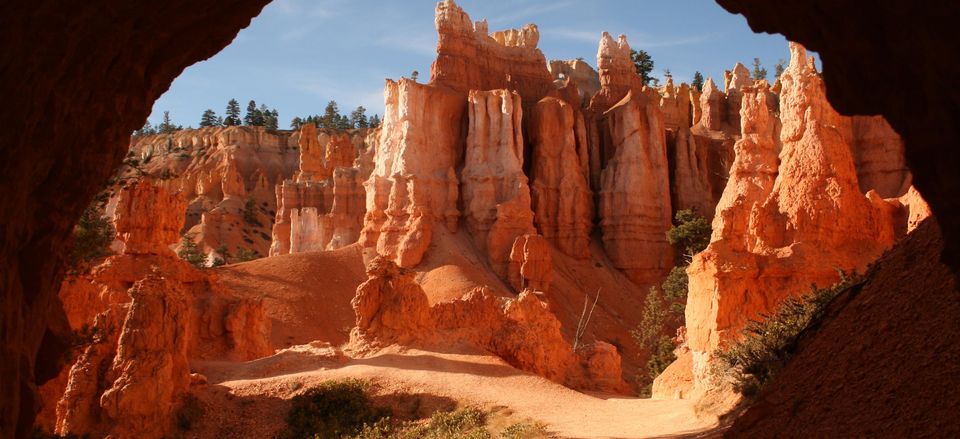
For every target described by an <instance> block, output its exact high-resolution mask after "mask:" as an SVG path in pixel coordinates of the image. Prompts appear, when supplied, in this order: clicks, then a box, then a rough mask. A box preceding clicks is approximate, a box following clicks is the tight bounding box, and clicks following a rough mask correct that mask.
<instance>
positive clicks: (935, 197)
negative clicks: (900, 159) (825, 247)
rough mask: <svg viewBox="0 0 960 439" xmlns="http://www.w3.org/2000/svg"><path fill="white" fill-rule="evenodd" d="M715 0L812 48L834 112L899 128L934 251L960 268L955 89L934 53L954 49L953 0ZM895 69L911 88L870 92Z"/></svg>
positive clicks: (889, 80)
mask: <svg viewBox="0 0 960 439" xmlns="http://www.w3.org/2000/svg"><path fill="white" fill-rule="evenodd" d="M718 3H719V4H720V5H721V6H723V7H724V8H726V9H727V10H728V11H730V12H732V13H738V14H744V16H746V18H747V23H748V24H749V25H750V26H751V28H753V29H754V30H755V31H757V32H776V33H782V34H784V35H785V36H786V37H787V38H788V39H789V40H790V41H796V42H799V43H802V44H804V45H805V46H807V47H809V48H810V49H811V50H814V51H816V52H817V53H818V54H819V55H820V57H821V59H822V61H823V65H824V82H825V83H826V86H827V89H828V90H829V98H830V103H831V104H832V105H833V106H834V108H836V109H837V110H838V111H839V112H841V113H843V114H880V115H883V116H884V118H885V119H886V120H887V121H888V122H889V123H890V125H891V126H892V127H893V128H894V130H896V131H897V132H898V133H900V135H902V136H903V140H904V142H905V148H904V149H905V156H906V161H907V163H908V164H909V166H910V170H911V172H912V174H913V183H914V185H915V186H916V187H917V190H919V191H920V192H921V193H923V196H924V198H925V199H927V201H929V202H930V207H931V208H932V210H933V213H934V214H936V216H937V217H938V218H939V220H940V222H941V227H942V229H943V236H944V241H945V251H944V253H943V258H944V260H945V261H947V262H948V265H950V266H951V268H952V269H953V270H954V271H957V270H960V199H958V198H957V196H956V194H957V193H958V192H960V179H958V178H957V176H956V169H958V168H960V154H957V153H956V152H955V151H956V148H955V147H954V144H955V140H954V139H957V138H958V136H960V135H958V132H960V128H958V127H960V124H958V123H957V120H958V118H960V116H958V114H957V111H956V108H957V105H958V102H960V95H958V94H957V92H956V91H954V90H948V91H946V92H945V91H944V89H943V88H942V87H940V86H939V85H938V84H939V83H940V82H941V80H940V79H938V78H944V77H947V78H952V77H955V76H956V74H958V73H960V65H958V64H957V63H956V61H955V60H954V59H952V58H951V57H943V56H942V54H944V53H956V51H957V50H958V49H960V41H957V39H956V38H953V35H954V34H955V33H956V32H955V23H956V21H957V18H958V17H960V6H958V5H957V4H956V3H954V2H939V3H938V4H937V5H936V7H929V8H919V9H917V8H905V7H903V6H904V3H903V2H901V1H898V0H883V1H880V2H877V3H875V4H874V7H871V8H869V10H864V9H863V8H860V7H858V5H853V4H847V3H838V2H831V1H824V0H820V1H815V2H809V1H797V0H790V1H787V2H778V3H777V4H771V3H766V2H758V1H753V0H718ZM863 41H882V44H873V45H864V44H863ZM917 42H923V43H922V44H920V45H918V43H917ZM921 47H922V48H921ZM863 72H869V74H864V73H863ZM904 78H913V79H912V81H913V82H911V85H910V87H909V89H910V90H911V92H908V93H878V92H877V90H885V89H887V88H889V87H891V85H892V84H902V83H903V82H904ZM918 108H922V109H923V113H922V116H921V115H918ZM931 127H936V128H935V129H931Z"/></svg>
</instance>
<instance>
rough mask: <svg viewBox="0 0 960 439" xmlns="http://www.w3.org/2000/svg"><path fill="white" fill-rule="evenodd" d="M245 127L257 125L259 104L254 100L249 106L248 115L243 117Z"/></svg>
mask: <svg viewBox="0 0 960 439" xmlns="http://www.w3.org/2000/svg"><path fill="white" fill-rule="evenodd" d="M243 124H244V125H256V124H257V103H256V102H254V101H253V100H250V103H248V104H247V114H245V115H244V116H243Z"/></svg>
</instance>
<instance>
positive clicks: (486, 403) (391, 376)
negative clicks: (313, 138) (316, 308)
mask: <svg viewBox="0 0 960 439" xmlns="http://www.w3.org/2000/svg"><path fill="white" fill-rule="evenodd" d="M451 350H456V349H451ZM203 372H204V373H206V374H207V376H208V377H209V378H210V382H211V384H215V386H212V387H215V388H221V389H223V388H226V389H229V390H228V391H229V393H231V394H233V395H238V396H241V397H242V396H244V395H271V396H272V397H273V398H276V399H280V400H286V399H288V398H289V397H291V396H292V394H293V393H294V391H295V390H296V389H300V388H304V387H309V386H311V385H314V384H316V383H319V382H321V381H324V380H329V379H341V378H348V377H349V378H363V379H369V380H371V381H373V382H374V383H376V384H378V385H379V386H380V387H381V388H383V389H385V390H386V391H397V392H403V393H407V394H418V395H421V394H422V395H430V396H431V397H439V398H449V399H450V400H454V401H457V402H460V403H462V404H470V405H477V406H480V407H484V408H487V409H500V410H503V409H504V407H505V408H506V410H507V412H508V413H511V416H512V417H514V418H516V419H518V420H519V419H530V420H534V421H539V422H542V423H544V424H546V426H547V429H548V430H549V431H550V432H551V433H553V434H556V435H557V436H559V437H564V438H643V437H677V436H685V435H691V434H696V433H699V432H704V431H708V430H710V429H711V428H713V427H716V426H717V419H716V418H712V419H710V418H699V417H698V416H697V415H696V414H695V413H694V408H693V404H692V403H691V402H689V401H684V400H650V399H638V398H630V397H623V396H609V395H590V394H584V393H580V392H576V391H574V390H570V389H568V388H566V387H563V386H561V385H559V384H556V383H553V382H551V381H548V380H546V379H544V378H541V377H539V376H536V375H532V374H529V373H526V372H523V371H520V370H517V369H514V368H513V367H511V366H510V365H508V364H506V363H504V362H503V361H502V360H500V359H499V358H496V357H492V356H489V355H480V354H472V353H463V352H432V351H426V350H417V349H401V348H397V347H392V348H388V349H385V350H383V351H380V352H379V353H377V354H375V355H373V356H370V357H367V358H353V359H349V358H341V359H340V360H336V359H334V358H333V355H332V349H319V348H313V347H310V346H298V347H296V348H294V350H290V351H284V352H281V353H279V354H278V355H275V356H273V357H268V358H264V359H260V360H256V361H252V362H248V363H216V364H207V365H205V366H204V367H203ZM280 411H281V410H280V409H277V408H275V409H272V410H270V413H271V416H273V417H276V416H275V414H276V413H277V412H280ZM254 416H255V415H254ZM281 421H282V419H281Z"/></svg>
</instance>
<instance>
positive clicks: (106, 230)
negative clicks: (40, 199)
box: [68, 200, 116, 268]
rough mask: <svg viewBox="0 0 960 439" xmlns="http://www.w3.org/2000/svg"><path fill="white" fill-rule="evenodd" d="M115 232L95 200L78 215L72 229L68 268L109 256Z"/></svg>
mask: <svg viewBox="0 0 960 439" xmlns="http://www.w3.org/2000/svg"><path fill="white" fill-rule="evenodd" d="M114 235H116V232H115V231H114V229H113V224H112V223H111V222H110V220H109V219H107V218H104V217H103V209H102V208H101V207H100V203H98V202H97V201H96V200H95V201H94V202H92V203H90V205H89V206H87V208H86V209H85V210H84V211H83V214H81V215H80V221H78V222H77V225H76V226H74V228H73V247H72V248H71V250H70V254H69V256H68V259H69V261H68V262H69V263H70V266H71V267H73V268H77V267H79V266H80V265H81V264H82V263H84V262H91V261H94V260H97V259H100V258H102V257H105V256H108V255H110V244H111V243H112V242H113V237H114Z"/></svg>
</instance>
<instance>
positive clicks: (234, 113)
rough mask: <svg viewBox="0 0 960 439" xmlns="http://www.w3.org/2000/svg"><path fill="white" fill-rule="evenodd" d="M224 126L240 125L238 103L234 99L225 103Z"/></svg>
mask: <svg viewBox="0 0 960 439" xmlns="http://www.w3.org/2000/svg"><path fill="white" fill-rule="evenodd" d="M223 124H224V125H226V126H237V125H240V103H239V102H237V100H236V99H230V102H228V103H227V117H226V118H225V119H223Z"/></svg>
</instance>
